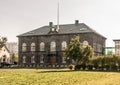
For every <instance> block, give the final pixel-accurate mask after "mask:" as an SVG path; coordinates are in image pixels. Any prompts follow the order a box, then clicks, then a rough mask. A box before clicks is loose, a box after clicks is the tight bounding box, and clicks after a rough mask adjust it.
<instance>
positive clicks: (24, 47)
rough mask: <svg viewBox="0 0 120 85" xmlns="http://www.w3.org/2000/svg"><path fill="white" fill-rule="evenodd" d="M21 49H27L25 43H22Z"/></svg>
mask: <svg viewBox="0 0 120 85" xmlns="http://www.w3.org/2000/svg"><path fill="white" fill-rule="evenodd" d="M22 51H23V52H25V51H27V45H26V43H23V44H22Z"/></svg>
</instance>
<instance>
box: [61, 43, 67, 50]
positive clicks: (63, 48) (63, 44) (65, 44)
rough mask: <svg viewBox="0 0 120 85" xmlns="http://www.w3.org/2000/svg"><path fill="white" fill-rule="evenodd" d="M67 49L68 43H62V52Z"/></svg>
mask: <svg viewBox="0 0 120 85" xmlns="http://www.w3.org/2000/svg"><path fill="white" fill-rule="evenodd" d="M66 47H67V43H66V41H63V42H62V49H61V50H65V49H66Z"/></svg>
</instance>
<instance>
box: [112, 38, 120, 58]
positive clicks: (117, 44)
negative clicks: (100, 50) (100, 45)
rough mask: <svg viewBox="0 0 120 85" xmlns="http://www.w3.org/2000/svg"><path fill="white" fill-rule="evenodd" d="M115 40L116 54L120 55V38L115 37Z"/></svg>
mask: <svg viewBox="0 0 120 85" xmlns="http://www.w3.org/2000/svg"><path fill="white" fill-rule="evenodd" d="M113 41H114V42H115V55H118V56H120V39H114V40H113Z"/></svg>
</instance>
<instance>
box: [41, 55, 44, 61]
mask: <svg viewBox="0 0 120 85" xmlns="http://www.w3.org/2000/svg"><path fill="white" fill-rule="evenodd" d="M40 63H44V57H43V55H42V56H41V57H40Z"/></svg>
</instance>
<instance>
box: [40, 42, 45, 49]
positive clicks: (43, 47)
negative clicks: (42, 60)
mask: <svg viewBox="0 0 120 85" xmlns="http://www.w3.org/2000/svg"><path fill="white" fill-rule="evenodd" d="M40 51H45V43H44V42H41V43H40Z"/></svg>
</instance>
